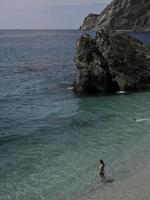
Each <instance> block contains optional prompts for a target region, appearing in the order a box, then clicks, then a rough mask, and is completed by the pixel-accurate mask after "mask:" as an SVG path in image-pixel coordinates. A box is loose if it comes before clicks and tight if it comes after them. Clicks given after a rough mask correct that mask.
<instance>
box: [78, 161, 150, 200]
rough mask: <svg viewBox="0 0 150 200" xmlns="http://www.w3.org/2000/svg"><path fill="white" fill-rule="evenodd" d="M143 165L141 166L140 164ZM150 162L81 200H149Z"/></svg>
mask: <svg viewBox="0 0 150 200" xmlns="http://www.w3.org/2000/svg"><path fill="white" fill-rule="evenodd" d="M140 165H141V164H140ZM149 199H150V161H149V162H146V164H145V163H143V166H142V165H141V166H138V168H137V169H136V171H135V172H134V173H133V174H132V175H130V176H129V177H127V178H126V179H124V180H121V181H118V182H117V181H114V182H113V183H112V184H111V183H105V186H104V188H103V189H98V188H97V189H96V190H94V191H92V192H89V193H88V194H87V195H85V196H84V197H82V198H81V199H80V200H149Z"/></svg>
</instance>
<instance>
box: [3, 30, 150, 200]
mask: <svg viewBox="0 0 150 200" xmlns="http://www.w3.org/2000/svg"><path fill="white" fill-rule="evenodd" d="M80 34H81V32H79V31H76V30H63V31H62V30H61V31H58V30H51V31H50V30H0V200H10V199H11V200H12V199H13V200H20V199H22V200H35V199H36V200H62V199H65V200H72V199H76V198H78V197H79V196H80V195H84V193H86V192H87V191H89V190H90V189H92V188H93V187H95V186H96V185H99V186H100V187H101V183H100V181H99V179H98V176H97V174H98V161H99V159H100V158H103V159H104V160H105V161H106V171H107V175H108V176H110V177H114V176H115V179H121V178H122V177H123V176H124V174H125V175H127V174H130V173H132V171H133V170H134V166H135V165H136V163H137V162H138V160H139V159H143V155H144V157H145V156H146V155H149V153H150V147H149V146H150V132H149V130H150V109H149V108H150V92H140V93H133V94H126V95H112V96H103V97H98V96H95V97H94V96H93V97H80V96H75V95H74V94H73V93H72V91H71V90H69V89H68V88H69V87H70V85H71V84H72V83H73V81H74V79H75V71H76V69H75V64H74V50H75V44H76V40H77V38H79V36H80ZM134 36H136V37H137V38H139V39H141V40H142V41H143V42H144V43H145V44H146V45H150V33H134ZM133 118H136V119H137V121H133Z"/></svg>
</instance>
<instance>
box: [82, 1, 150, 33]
mask: <svg viewBox="0 0 150 200" xmlns="http://www.w3.org/2000/svg"><path fill="white" fill-rule="evenodd" d="M92 16H93V17H92ZM104 27H109V28H110V29H113V30H132V31H150V0H113V1H112V2H111V3H110V4H109V5H108V6H107V7H106V8H105V9H104V10H103V11H102V12H101V13H100V14H99V15H95V14H93V15H92V14H91V15H89V16H87V17H86V18H85V20H84V23H83V24H82V26H81V27H80V29H81V30H91V29H93V30H100V29H102V28H104Z"/></svg>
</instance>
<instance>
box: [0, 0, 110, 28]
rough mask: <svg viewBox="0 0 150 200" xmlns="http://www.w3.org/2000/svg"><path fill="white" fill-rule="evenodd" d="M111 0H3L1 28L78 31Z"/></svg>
mask: <svg viewBox="0 0 150 200" xmlns="http://www.w3.org/2000/svg"><path fill="white" fill-rule="evenodd" d="M110 1H111V0H74V1H73V0H0V29H9V28H10V29H77V28H79V26H80V25H81V24H82V22H83V20H84V18H85V16H87V15H88V14H89V13H100V11H101V10H102V9H103V8H104V7H105V6H106V5H107V4H108V3H110Z"/></svg>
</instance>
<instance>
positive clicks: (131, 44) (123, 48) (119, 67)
mask: <svg viewBox="0 0 150 200" xmlns="http://www.w3.org/2000/svg"><path fill="white" fill-rule="evenodd" d="M75 62H76V65H77V78H76V81H75V83H74V91H75V92H76V93H79V94H107V93H113V92H116V91H122V90H123V91H124V90H126V91H129V90H140V89H150V49H148V48H146V47H145V46H144V45H143V44H142V42H140V41H139V40H137V39H135V38H133V37H131V36H129V35H128V34H126V33H120V32H115V31H108V30H107V29H105V30H101V31H99V32H97V34H96V38H94V39H93V38H91V36H90V35H88V34H84V35H82V36H81V38H80V39H79V41H78V42H77V46H76V55H75Z"/></svg>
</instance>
